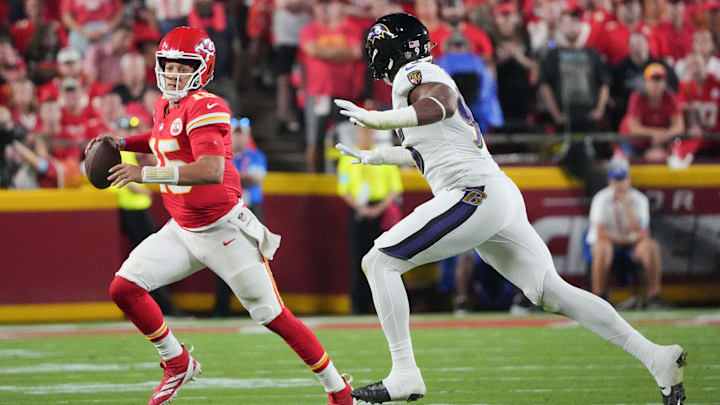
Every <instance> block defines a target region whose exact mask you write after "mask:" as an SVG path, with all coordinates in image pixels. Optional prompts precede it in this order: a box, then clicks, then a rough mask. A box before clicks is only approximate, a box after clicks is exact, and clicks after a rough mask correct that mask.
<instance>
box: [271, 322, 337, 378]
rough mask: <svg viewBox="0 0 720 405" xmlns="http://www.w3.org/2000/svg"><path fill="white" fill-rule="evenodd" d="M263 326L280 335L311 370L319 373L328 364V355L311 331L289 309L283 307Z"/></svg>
mask: <svg viewBox="0 0 720 405" xmlns="http://www.w3.org/2000/svg"><path fill="white" fill-rule="evenodd" d="M265 326H266V327H267V328H268V329H270V330H271V331H273V332H275V333H277V334H278V335H280V337H282V338H283V340H285V343H287V344H288V345H289V346H290V348H291V349H293V350H294V351H295V353H297V354H298V356H300V358H301V359H302V360H303V361H304V362H305V364H307V365H308V367H310V370H312V371H313V372H315V373H319V372H321V371H322V370H324V369H325V368H326V367H327V366H328V364H330V357H329V356H328V355H327V353H325V349H324V348H323V347H322V345H321V344H320V342H319V341H318V339H317V337H316V336H315V334H314V333H313V331H311V330H310V328H308V327H307V326H306V325H305V324H304V323H302V322H300V320H299V319H297V318H295V315H293V313H292V312H290V310H289V309H287V308H283V310H282V312H280V315H278V316H277V317H276V318H275V319H273V320H272V321H271V322H270V323H268V324H267V325H265Z"/></svg>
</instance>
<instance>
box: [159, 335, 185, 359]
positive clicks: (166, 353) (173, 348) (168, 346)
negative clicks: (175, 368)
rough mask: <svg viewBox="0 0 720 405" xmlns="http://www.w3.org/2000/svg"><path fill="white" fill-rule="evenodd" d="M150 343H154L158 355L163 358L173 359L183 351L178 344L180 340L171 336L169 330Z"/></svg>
mask: <svg viewBox="0 0 720 405" xmlns="http://www.w3.org/2000/svg"><path fill="white" fill-rule="evenodd" d="M152 344H153V345H155V348H156V349H157V351H158V353H160V356H161V357H162V358H163V360H170V359H174V358H175V357H177V356H179V355H181V354H182V352H183V349H182V346H180V342H178V340H177V339H175V336H173V334H172V332H171V331H168V334H167V336H165V337H164V338H162V339H160V340H158V341H156V342H152Z"/></svg>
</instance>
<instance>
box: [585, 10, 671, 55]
mask: <svg viewBox="0 0 720 405" xmlns="http://www.w3.org/2000/svg"><path fill="white" fill-rule="evenodd" d="M615 5H616V8H615V16H616V17H617V19H615V20H611V21H608V22H607V23H605V25H603V26H602V27H598V29H597V30H595V31H593V32H592V33H591V34H590V38H589V39H588V42H587V44H588V45H589V46H592V47H595V48H596V49H597V50H598V52H600V53H601V54H603V55H605V57H606V58H607V60H608V63H609V64H610V67H614V66H615V65H617V64H618V63H620V61H621V60H623V59H625V58H626V57H627V56H628V54H629V53H630V47H629V41H628V39H629V37H630V34H631V33H632V32H636V31H637V32H642V33H643V34H644V35H645V36H646V37H647V39H648V44H649V47H650V54H651V55H653V56H654V57H656V58H661V57H664V56H665V55H667V54H668V49H667V44H666V43H665V42H664V41H663V38H662V36H661V35H659V33H657V32H656V30H655V29H654V28H653V27H651V26H649V25H646V24H645V23H643V21H642V8H641V6H640V0H618V1H616V3H615Z"/></svg>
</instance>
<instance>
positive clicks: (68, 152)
mask: <svg viewBox="0 0 720 405" xmlns="http://www.w3.org/2000/svg"><path fill="white" fill-rule="evenodd" d="M60 124H61V125H62V131H61V132H60V134H59V135H58V136H57V137H55V139H56V140H58V142H57V143H58V145H57V146H56V147H54V148H53V154H54V155H55V156H56V157H57V158H58V159H68V158H71V159H77V160H80V158H81V157H82V155H83V150H84V149H85V147H84V145H83V143H84V142H85V141H87V140H90V139H91V138H92V137H93V136H94V135H96V134H97V130H96V127H97V126H98V125H100V124H101V120H100V115H99V114H98V113H97V111H95V109H94V108H92V107H91V106H90V105H88V106H86V107H85V108H84V109H83V110H82V111H81V112H80V114H79V115H73V114H71V113H70V112H69V111H68V110H67V108H65V107H63V108H62V118H61V119H60Z"/></svg>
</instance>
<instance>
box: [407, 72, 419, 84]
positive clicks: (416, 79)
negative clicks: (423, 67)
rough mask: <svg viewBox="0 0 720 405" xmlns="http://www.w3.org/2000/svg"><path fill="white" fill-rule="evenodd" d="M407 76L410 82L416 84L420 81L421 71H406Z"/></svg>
mask: <svg viewBox="0 0 720 405" xmlns="http://www.w3.org/2000/svg"><path fill="white" fill-rule="evenodd" d="M407 77H408V80H410V83H412V84H414V85H416V86H417V85H418V84H420V83H422V73H421V72H420V71H419V70H413V71H412V72H410V73H408V75H407Z"/></svg>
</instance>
